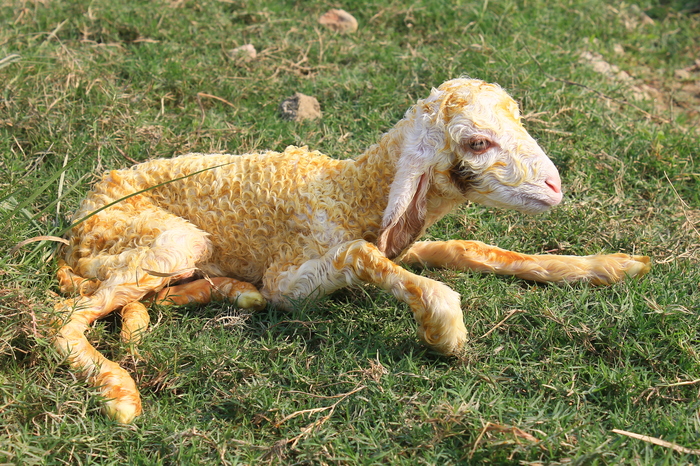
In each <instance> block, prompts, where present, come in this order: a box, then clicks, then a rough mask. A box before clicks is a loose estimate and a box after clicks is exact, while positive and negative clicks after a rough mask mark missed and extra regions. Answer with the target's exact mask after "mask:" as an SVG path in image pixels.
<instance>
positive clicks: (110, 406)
mask: <svg viewBox="0 0 700 466" xmlns="http://www.w3.org/2000/svg"><path fill="white" fill-rule="evenodd" d="M134 401H136V402H134ZM102 411H103V412H104V413H105V414H106V415H107V417H109V418H110V419H114V420H115V421H117V422H118V423H120V424H131V422H132V421H133V420H134V419H135V418H136V416H139V415H140V414H141V412H142V411H141V400H130V399H122V400H120V399H116V398H114V399H111V400H107V401H106V402H105V404H104V406H103V408H102Z"/></svg>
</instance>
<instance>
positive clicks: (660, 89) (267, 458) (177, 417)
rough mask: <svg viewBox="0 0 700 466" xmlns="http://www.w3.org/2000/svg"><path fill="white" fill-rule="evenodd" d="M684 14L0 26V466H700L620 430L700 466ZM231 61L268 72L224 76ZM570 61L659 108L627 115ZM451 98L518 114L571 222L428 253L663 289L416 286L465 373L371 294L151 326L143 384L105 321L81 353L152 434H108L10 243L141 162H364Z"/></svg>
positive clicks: (23, 22) (507, 11)
mask: <svg viewBox="0 0 700 466" xmlns="http://www.w3.org/2000/svg"><path fill="white" fill-rule="evenodd" d="M686 3H687V2H683V1H675V2H674V1H665V2H661V3H658V2H651V1H649V0H643V1H642V2H641V3H639V7H640V8H641V10H643V11H646V12H647V13H648V14H649V16H651V17H652V19H653V21H654V22H653V24H646V25H643V24H641V23H640V22H639V21H637V20H635V18H637V17H638V16H636V15H637V14H636V13H635V11H636V10H635V9H634V8H631V7H624V6H623V7H620V5H619V4H618V3H617V2H610V3H606V2H604V1H600V0H582V1H578V2H561V3H554V4H553V2H545V1H542V0H534V1H522V0H521V1H490V2H444V1H429V0H417V1H415V2H399V1H383V2H382V1H378V0H375V1H371V0H363V1H358V2H352V3H348V4H347V5H344V6H343V7H344V8H346V9H347V10H349V11H350V12H351V13H353V14H354V15H355V16H356V17H357V19H358V21H359V23H360V29H359V31H358V32H357V33H356V34H353V35H347V36H342V35H337V34H334V33H331V32H329V31H326V30H323V29H321V27H320V26H319V25H317V23H316V18H317V17H318V16H320V14H321V13H323V12H324V11H325V10H326V9H327V8H329V7H330V6H329V4H327V3H325V2H319V1H307V2H281V1H278V2H275V1H272V0H258V1H255V0H253V1H239V0H230V1H214V0H201V1H197V0H184V1H172V2H171V1H154V2H110V1H106V0H95V1H92V2H78V1H63V2H41V1H37V2H21V1H12V0H5V1H0V24H3V27H2V28H0V60H2V61H0V92H1V93H2V95H0V218H1V219H2V220H3V223H4V230H3V231H4V232H3V235H2V237H1V238H0V463H3V464H4V463H9V464H94V463H99V464H120V465H121V464H252V463H254V462H263V463H272V464H406V465H409V464H410V465H414V464H460V463H461V464H528V465H535V464H577V465H607V464H610V465H613V464H639V465H642V464H643V465H646V464H693V463H697V462H698V461H700V457H699V456H697V455H692V454H685V453H682V452H677V451H674V450H672V449H670V448H668V447H662V446H655V445H652V444H651V443H649V442H644V441H641V440H636V439H632V438H628V437H626V436H622V435H618V434H616V433H613V432H612V430H613V429H622V430H626V431H632V432H636V433H640V434H645V435H649V436H652V437H657V438H663V439H664V440H666V441H668V442H672V443H674V444H677V445H681V446H684V447H687V448H694V449H697V448H700V442H699V441H698V438H700V416H699V412H700V396H699V391H700V382H698V380H700V364H699V363H700V335H699V333H698V328H700V306H699V304H698V303H700V288H699V286H698V284H699V283H700V271H699V270H698V259H699V258H700V257H699V252H700V235H699V234H698V228H700V225H699V222H700V167H699V166H698V154H699V153H700V150H699V149H700V143H699V142H698V141H699V140H700V132H699V129H698V121H699V119H700V116H699V115H700V100H699V99H698V98H697V92H695V94H694V93H693V91H692V89H690V87H689V86H692V85H693V82H695V83H697V82H698V81H700V71H698V70H691V71H690V72H691V77H692V79H679V78H678V77H677V76H676V75H675V74H674V71H675V70H678V69H683V68H689V67H691V66H692V64H693V61H694V60H695V59H696V58H697V57H698V55H699V54H700V46H699V45H698V43H697V31H698V30H699V29H700V17H698V15H697V14H693V13H691V11H690V10H688V9H687V8H690V7H692V5H691V4H690V3H687V4H686ZM634 23H636V26H634ZM245 43H252V44H254V45H255V47H256V48H257V50H258V53H259V56H258V58H257V59H256V60H254V61H252V62H249V63H240V62H236V61H234V60H231V59H230V58H228V57H227V56H226V51H227V50H230V49H232V48H234V47H236V46H239V45H243V44H245ZM620 47H622V49H623V50H624V53H623V54H620V53H618V52H616V51H615V50H619V49H620ZM584 50H588V51H591V52H596V53H600V54H601V55H602V56H603V57H604V58H605V59H606V60H607V61H609V62H611V63H613V64H615V65H617V66H618V67H619V68H620V69H622V70H624V71H626V72H628V73H629V74H630V75H632V76H633V77H634V78H635V81H634V83H633V84H635V85H637V86H640V85H642V84H646V85H648V86H650V87H651V88H653V89H655V90H656V92H657V94H655V98H654V99H649V100H641V101H635V100H633V99H632V91H631V90H630V88H629V84H627V83H624V82H621V81H616V80H614V79H609V78H607V77H605V76H603V75H601V74H599V73H597V72H596V71H594V70H593V69H592V68H591V67H590V66H588V65H586V64H585V63H582V62H581V61H580V59H579V54H580V52H581V51H584ZM15 54H16V55H15ZM3 59H5V60H3ZM460 75H470V76H473V77H479V78H482V79H485V80H488V81H494V82H499V83H500V84H501V85H503V86H504V87H505V88H507V89H508V90H509V91H510V92H511V93H512V94H513V95H514V96H515V97H516V98H517V99H518V100H519V101H520V102H521V103H522V106H523V110H524V114H526V115H528V117H527V118H526V120H527V121H526V124H527V127H528V129H529V130H530V132H531V134H533V135H534V136H535V137H536V138H537V139H538V140H539V141H540V143H541V145H542V146H543V147H544V148H545V150H546V151H547V152H548V153H549V154H550V156H551V158H552V159H553V160H554V162H555V164H556V165H557V166H558V167H559V169H560V171H561V174H562V178H563V182H564V186H565V192H566V197H565V202H564V203H563V205H562V206H560V207H557V208H556V209H554V210H552V211H551V212H549V213H547V214H545V215H541V216H538V217H525V216H522V215H520V214H517V213H512V212H503V211H497V210H493V209H487V208H483V207H480V206H465V207H464V208H462V209H460V210H459V211H457V212H455V213H454V214H453V215H451V216H449V217H448V218H446V219H444V220H443V221H442V222H440V223H439V224H437V225H436V226H434V227H433V228H432V229H431V231H430V232H429V236H431V237H433V238H442V239H447V238H465V239H479V240H482V241H485V242H487V243H491V244H497V245H499V246H501V247H505V248H509V249H515V250H518V251H522V252H542V251H549V250H555V252H558V253H565V254H593V253H598V252H617V251H622V252H635V253H641V254H647V255H650V256H652V257H653V260H654V261H655V264H654V267H653V269H652V272H651V274H650V275H648V276H647V277H645V278H644V279H642V280H639V281H634V282H629V283H623V284H619V285H615V286H610V287H603V288H596V287H591V286H587V285H584V284H574V285H558V286H542V285H536V284H533V283H528V282H523V281H521V280H517V279H513V278H507V277H505V278H504V277H496V276H484V275H477V274H471V273H457V272H448V271H425V272H421V273H424V274H426V275H428V276H431V277H434V278H436V279H439V280H441V281H443V282H445V283H447V284H449V285H450V286H451V287H453V288H454V289H455V290H457V291H458V292H460V293H461V295H462V297H463V308H464V310H465V320H466V323H467V327H468V329H469V330H470V334H471V341H470V343H469V346H468V351H467V354H466V355H465V357H464V358H463V359H460V360H456V359H448V358H442V357H440V356H437V355H435V354H433V353H431V352H430V351H428V350H427V349H426V348H424V347H423V346H421V345H420V344H419V343H418V342H417V339H416V336H415V324H414V322H413V321H412V318H411V316H410V313H409V312H408V309H407V308H406V306H405V305H403V304H400V303H397V302H396V301H395V300H394V299H391V298H390V297H389V296H388V295H386V294H385V293H383V292H381V291H378V290H376V289H373V288H356V289H349V290H344V291H342V292H340V293H338V294H336V295H334V296H332V297H330V298H328V299H326V300H323V301H321V302H318V303H307V304H304V305H302V304H300V305H299V307H298V308H297V309H295V310H293V311H291V312H288V313H283V312H280V311H277V310H274V309H268V310H265V311H262V312H258V313H255V314H247V313H240V312H238V311H236V310H234V309H232V308H231V307H230V306H228V305H211V306H206V307H202V308H154V309H152V310H151V318H152V322H153V325H152V329H151V330H150V331H149V333H148V335H147V337H146V340H145V341H144V342H143V344H142V345H141V347H140V349H139V351H140V354H141V355H142V358H141V359H139V360H134V359H133V358H132V357H131V356H130V355H129V353H128V351H127V350H126V348H124V347H123V346H122V345H121V344H120V343H119V340H118V336H117V333H118V332H116V331H117V330H118V328H119V325H120V324H119V320H118V319H117V318H108V319H105V320H104V321H100V322H99V323H98V324H97V325H96V326H95V327H94V329H93V330H91V331H90V333H89V338H90V341H91V342H93V343H94V344H96V345H97V346H98V347H99V349H100V350H101V351H103V352H104V353H105V354H107V355H108V356H109V357H110V358H112V359H113V360H117V361H119V362H120V363H121V364H122V365H123V366H124V367H126V368H127V369H128V370H130V371H131V372H132V374H134V376H135V378H136V380H137V383H138V385H139V387H140V388H141V393H142V395H143V397H144V407H145V412H144V415H143V416H142V417H140V418H138V419H137V421H136V422H135V424H134V425H133V426H121V425H117V424H115V423H113V422H111V421H109V420H108V419H106V418H105V417H103V416H102V415H101V414H100V412H99V408H100V404H99V402H98V401H97V400H96V399H95V396H94V390H93V389H90V388H88V387H86V386H85V384H84V383H82V382H80V381H76V380H75V379H74V377H73V376H72V375H71V373H70V372H69V371H68V370H67V368H66V367H65V366H64V365H62V364H61V362H60V361H59V359H58V357H57V356H56V354H55V353H54V352H53V350H52V349H51V346H50V342H49V341H47V339H46V335H45V333H44V329H43V328H42V327H41V325H40V322H41V319H42V316H43V315H44V314H45V313H46V312H47V311H49V310H51V308H52V305H53V303H54V302H55V301H56V300H57V299H59V298H58V296H57V294H56V290H57V289H56V286H55V281H54V269H55V261H54V257H53V256H52V254H53V252H54V248H55V245H54V244H52V243H32V244H29V245H27V246H25V247H23V248H22V249H21V250H20V251H19V252H18V253H17V254H15V255H10V254H9V251H10V249H11V248H12V247H13V246H14V245H16V244H17V243H19V242H20V241H22V240H24V239H27V238H31V237H34V236H37V235H47V234H54V235H55V234H59V233H60V232H61V231H62V230H63V229H64V228H65V227H66V226H67V225H68V220H67V219H68V218H69V216H70V212H71V211H72V210H74V209H75V208H76V207H77V205H78V203H79V202H80V200H81V198H82V197H83V196H84V194H85V193H86V191H87V190H88V189H89V186H90V184H91V183H92V182H94V181H95V180H97V179H98V178H99V177H100V176H101V174H102V173H103V172H104V171H105V170H107V169H111V168H117V167H126V166H130V165H132V164H133V161H143V160H147V159H150V158H155V157H171V156H173V155H176V154H182V153H186V152H190V151H199V152H211V151H229V152H234V153H242V152H247V151H252V150H255V149H277V150H279V149H282V148H284V147H285V146H286V145H288V144H308V145H309V146H310V147H312V148H314V149H318V150H321V151H322V152H325V153H327V154H329V155H332V156H334V157H338V158H345V157H352V156H354V155H356V154H359V153H360V152H362V150H363V149H364V148H366V147H367V146H369V145H370V144H372V143H373V142H375V141H376V140H377V138H378V136H379V135H380V134H381V133H382V132H384V131H386V130H387V129H389V128H390V127H391V126H392V125H393V124H394V123H395V122H396V121H397V120H398V119H399V118H400V117H401V116H402V114H403V112H405V110H406V109H407V108H408V106H409V105H410V104H411V103H412V102H414V101H415V100H416V99H417V98H421V97H424V96H426V95H427V93H428V92H429V90H430V88H431V87H436V86H437V85H439V84H440V83H441V82H442V81H444V80H446V79H449V78H452V77H457V76H460ZM689 89H690V90H689ZM295 91H300V92H303V93H306V94H310V95H314V96H316V97H317V98H318V100H319V101H320V102H321V106H322V110H323V113H324V115H323V118H322V119H321V120H319V121H314V122H304V123H295V122H288V121H283V120H282V119H281V118H280V117H279V115H278V113H277V107H278V105H279V103H280V102H281V101H282V100H283V99H284V98H285V97H287V96H289V95H291V94H293V93H294V92H295ZM198 93H205V94H209V95H213V96H216V97H219V98H220V99H224V100H225V101H226V102H229V103H230V104H232V105H226V103H224V102H222V101H221V100H217V99H212V98H208V97H202V96H200V97H199V98H198ZM693 96H695V97H693ZM57 201H60V203H57ZM513 310H519V311H521V312H512V311H513ZM507 316H509V318H508V319H507V320H506V321H505V322H503V323H502V324H501V325H500V326H498V328H495V329H494V327H495V326H496V325H497V324H498V323H499V322H500V321H501V320H502V319H504V318H505V317H507ZM533 438H534V439H537V441H536V442H535V441H534V440H533Z"/></svg>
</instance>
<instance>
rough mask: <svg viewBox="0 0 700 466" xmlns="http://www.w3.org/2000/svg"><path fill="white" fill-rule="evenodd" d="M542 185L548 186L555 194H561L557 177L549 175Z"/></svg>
mask: <svg viewBox="0 0 700 466" xmlns="http://www.w3.org/2000/svg"><path fill="white" fill-rule="evenodd" d="M544 183H545V184H546V185H547V186H549V187H550V188H551V189H552V191H554V192H555V193H557V194H560V193H561V179H560V178H559V175H558V174H557V175H556V176H555V175H551V176H550V177H549V178H547V179H546V180H544Z"/></svg>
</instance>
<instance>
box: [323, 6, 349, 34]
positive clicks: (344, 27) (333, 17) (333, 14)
mask: <svg viewBox="0 0 700 466" xmlns="http://www.w3.org/2000/svg"><path fill="white" fill-rule="evenodd" d="M318 22H319V23H321V24H322V25H324V26H326V27H327V28H328V29H330V30H331V31H336V32H340V33H342V34H347V33H350V32H355V31H357V20H356V19H355V17H354V16H353V15H351V14H350V13H348V12H347V11H345V10H338V9H332V10H328V11H327V12H325V13H324V14H323V15H321V17H320V18H319V19H318Z"/></svg>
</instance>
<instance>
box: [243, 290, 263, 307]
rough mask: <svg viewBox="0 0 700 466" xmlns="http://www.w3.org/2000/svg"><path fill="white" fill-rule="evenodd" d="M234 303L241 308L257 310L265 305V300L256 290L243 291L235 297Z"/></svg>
mask: <svg viewBox="0 0 700 466" xmlns="http://www.w3.org/2000/svg"><path fill="white" fill-rule="evenodd" d="M236 305H237V306H238V307H240V308H241V309H254V310H256V311H259V310H261V309H264V308H265V306H267V301H266V300H265V298H263V296H262V295H261V294H260V293H259V292H258V291H244V292H242V293H241V294H240V295H238V296H237V297H236Z"/></svg>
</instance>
